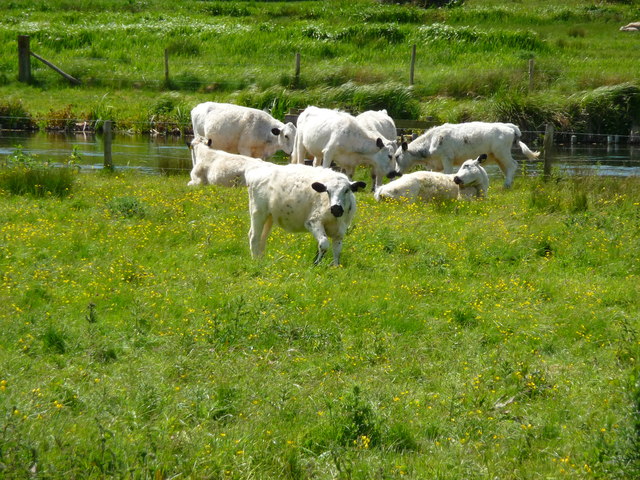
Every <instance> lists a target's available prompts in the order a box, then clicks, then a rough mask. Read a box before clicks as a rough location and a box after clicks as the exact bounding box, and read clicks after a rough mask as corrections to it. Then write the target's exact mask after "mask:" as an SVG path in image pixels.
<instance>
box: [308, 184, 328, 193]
mask: <svg viewBox="0 0 640 480" xmlns="http://www.w3.org/2000/svg"><path fill="white" fill-rule="evenodd" d="M311 188H313V189H314V190H315V191H316V192H318V193H322V192H326V191H327V187H326V186H325V185H324V184H323V183H320V182H313V183H312V184H311Z"/></svg>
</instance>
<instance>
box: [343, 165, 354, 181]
mask: <svg viewBox="0 0 640 480" xmlns="http://www.w3.org/2000/svg"><path fill="white" fill-rule="evenodd" d="M342 171H343V172H344V174H345V175H346V176H347V177H349V180H353V174H354V173H355V171H356V167H353V166H349V167H344V168H343V169H342Z"/></svg>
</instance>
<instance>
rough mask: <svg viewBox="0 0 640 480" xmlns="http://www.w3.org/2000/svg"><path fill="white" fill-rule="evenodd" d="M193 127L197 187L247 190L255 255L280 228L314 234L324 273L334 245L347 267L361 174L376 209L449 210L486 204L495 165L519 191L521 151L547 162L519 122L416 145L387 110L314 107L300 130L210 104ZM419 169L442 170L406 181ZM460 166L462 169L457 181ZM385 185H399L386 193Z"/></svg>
mask: <svg viewBox="0 0 640 480" xmlns="http://www.w3.org/2000/svg"><path fill="white" fill-rule="evenodd" d="M191 121H192V124H193V133H194V139H193V141H192V142H191V145H190V148H191V159H192V163H193V167H192V170H191V181H190V182H189V185H206V184H211V185H223V186H239V185H243V186H244V185H246V186H247V187H248V191H249V213H250V215H251V228H250V231H249V244H250V247H251V254H252V256H254V257H258V256H260V255H262V253H263V252H264V249H265V244H266V240H267V237H268V235H269V232H270V230H271V227H272V225H273V224H274V223H275V224H276V225H279V226H280V227H282V228H284V229H285V230H288V231H290V232H303V231H309V232H311V233H312V234H313V236H314V237H315V239H316V240H317V242H318V254H317V256H316V259H315V263H316V264H317V263H318V262H320V260H321V259H322V258H323V256H324V254H325V253H326V252H327V250H328V249H329V246H330V242H329V238H331V239H332V244H331V247H332V250H333V263H334V264H336V265H337V264H339V263H340V252H341V250H342V240H343V238H344V235H345V234H346V231H347V228H348V227H349V225H350V223H351V221H352V219H353V217H354V215H355V211H356V199H355V195H354V192H356V191H358V190H361V189H364V188H366V184H365V183H364V182H354V181H352V178H353V174H354V172H355V170H356V168H357V167H358V166H360V165H364V166H369V167H371V176H372V181H373V188H374V197H375V199H376V200H383V199H388V198H390V199H394V198H406V199H409V200H414V201H415V200H422V201H440V200H445V199H457V198H461V199H467V198H474V197H483V196H485V195H486V194H487V189H488V187H489V177H488V176H487V172H486V171H485V169H484V168H483V167H482V163H484V162H485V161H487V160H493V161H495V162H496V163H497V164H498V166H499V167H500V169H501V170H502V172H503V173H504V176H505V186H506V187H509V186H511V184H512V183H513V178H514V176H515V173H516V170H517V163H516V161H515V160H514V159H513V157H512V156H511V149H512V147H513V146H519V147H520V149H521V150H522V152H523V153H524V154H525V156H527V158H529V159H531V160H534V159H536V158H537V156H538V153H537V152H532V151H531V150H530V149H529V148H528V147H527V146H526V145H525V144H524V143H523V142H522V141H521V140H520V137H521V133H520V129H519V128H518V127H517V126H516V125H513V124H510V123H484V122H470V123H461V124H444V125H441V126H438V127H434V128H431V129H429V130H427V131H426V132H425V133H424V134H422V135H421V136H419V137H417V138H416V139H414V140H413V141H412V142H411V143H408V144H407V142H405V141H404V140H402V139H400V141H398V137H397V134H396V126H395V123H394V121H393V119H392V118H391V117H390V116H389V115H388V114H387V112H386V111H385V110H381V111H368V112H364V113H362V114H360V115H358V116H355V117H354V116H352V115H350V114H349V113H346V112H342V111H338V110H330V109H326V108H318V107H314V106H310V107H307V108H306V109H305V110H304V111H303V112H302V113H301V114H300V116H299V117H298V120H297V126H296V125H294V124H293V123H287V124H284V123H282V122H280V121H278V120H277V119H275V118H273V117H272V116H271V115H269V114H268V113H266V112H264V111H262V110H257V109H254V108H248V107H242V106H239V105H233V104H228V103H215V102H205V103H201V104H199V105H197V106H196V107H195V108H194V109H193V110H192V111H191ZM280 150H281V151H283V152H284V153H286V154H287V155H291V163H290V164H287V165H278V164H275V163H272V162H269V161H268V159H269V158H270V157H271V156H272V155H273V154H275V153H276V152H277V151H280ZM307 159H309V162H311V160H312V161H313V166H310V165H307V164H306V163H307ZM416 164H424V165H425V166H426V167H427V168H430V169H431V170H433V171H427V170H419V171H415V172H413V173H407V172H410V171H411V170H412V167H414V165H416ZM333 165H335V166H336V167H337V168H338V169H340V170H341V172H338V171H336V170H334V169H332V168H331V167H332V166H333ZM454 165H460V167H459V170H458V171H457V172H456V173H453V168H454ZM343 172H344V173H343ZM440 172H443V173H440ZM385 176H386V177H388V178H389V179H393V178H395V177H399V178H396V179H395V180H391V181H390V182H388V183H386V184H383V177H385Z"/></svg>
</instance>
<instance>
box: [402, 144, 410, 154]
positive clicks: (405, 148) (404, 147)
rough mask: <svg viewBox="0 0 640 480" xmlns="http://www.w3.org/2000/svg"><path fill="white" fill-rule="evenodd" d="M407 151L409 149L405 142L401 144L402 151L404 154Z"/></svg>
mask: <svg viewBox="0 0 640 480" xmlns="http://www.w3.org/2000/svg"><path fill="white" fill-rule="evenodd" d="M408 149H409V145H408V144H407V142H402V150H403V151H404V152H406V151H407V150H408Z"/></svg>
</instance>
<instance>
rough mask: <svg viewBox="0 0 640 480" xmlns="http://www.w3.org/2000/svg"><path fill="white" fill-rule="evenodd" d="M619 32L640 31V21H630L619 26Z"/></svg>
mask: <svg viewBox="0 0 640 480" xmlns="http://www.w3.org/2000/svg"><path fill="white" fill-rule="evenodd" d="M620 31H621V32H640V22H631V23H628V24H626V25H625V26H624V27H620Z"/></svg>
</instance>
